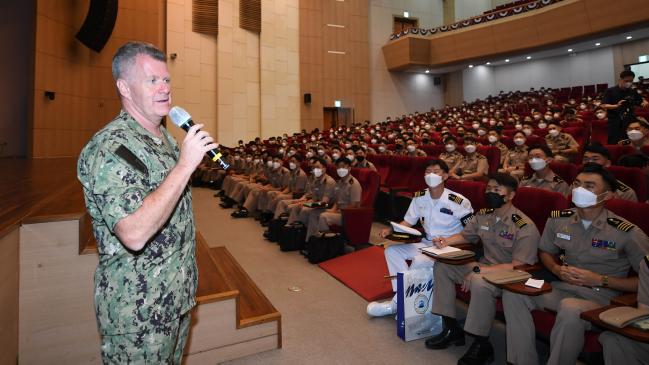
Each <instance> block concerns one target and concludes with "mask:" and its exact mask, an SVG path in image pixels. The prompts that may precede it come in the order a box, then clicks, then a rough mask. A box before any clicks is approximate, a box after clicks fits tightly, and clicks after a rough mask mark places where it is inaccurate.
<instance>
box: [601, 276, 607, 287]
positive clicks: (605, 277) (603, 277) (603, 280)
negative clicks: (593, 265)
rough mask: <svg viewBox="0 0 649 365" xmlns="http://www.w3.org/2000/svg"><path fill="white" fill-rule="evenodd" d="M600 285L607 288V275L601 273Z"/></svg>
mask: <svg viewBox="0 0 649 365" xmlns="http://www.w3.org/2000/svg"><path fill="white" fill-rule="evenodd" d="M602 287H603V288H608V275H602Z"/></svg>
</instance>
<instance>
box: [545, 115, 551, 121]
mask: <svg viewBox="0 0 649 365" xmlns="http://www.w3.org/2000/svg"><path fill="white" fill-rule="evenodd" d="M543 118H545V120H547V121H551V120H552V116H551V115H546V116H545V117H543Z"/></svg>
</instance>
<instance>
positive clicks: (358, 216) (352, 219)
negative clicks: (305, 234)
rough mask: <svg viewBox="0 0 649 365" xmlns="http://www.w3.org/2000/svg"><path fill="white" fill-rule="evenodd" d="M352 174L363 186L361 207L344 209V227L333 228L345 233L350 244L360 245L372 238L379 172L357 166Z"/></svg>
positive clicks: (332, 228) (335, 230)
mask: <svg viewBox="0 0 649 365" xmlns="http://www.w3.org/2000/svg"><path fill="white" fill-rule="evenodd" d="M351 174H352V176H354V177H355V178H356V179H357V180H358V182H359V183H360V184H361V187H362V188H363V194H362V196H361V204H360V207H358V208H345V209H342V216H343V219H342V227H340V226H332V227H331V230H332V231H334V232H342V233H344V235H345V238H346V239H347V244H348V245H350V246H359V245H364V244H367V243H368V242H369V239H370V231H371V230H372V220H373V218H374V208H373V207H374V200H375V199H376V196H377V194H378V191H379V174H378V173H376V171H372V170H370V169H357V168H353V169H352V171H351Z"/></svg>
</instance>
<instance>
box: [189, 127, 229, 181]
mask: <svg viewBox="0 0 649 365" xmlns="http://www.w3.org/2000/svg"><path fill="white" fill-rule="evenodd" d="M193 125H194V121H193V120H191V119H189V120H188V121H186V122H185V123H183V124H182V125H181V126H180V128H182V129H183V130H184V131H185V132H189V128H191V127H192V126H193ZM206 153H207V155H208V156H209V157H210V159H211V160H212V161H216V162H218V163H219V165H221V167H222V168H223V170H227V169H228V168H229V167H230V165H229V164H227V163H225V161H223V160H222V159H221V157H222V156H223V155H222V154H221V152H219V150H218V149H217V148H213V149H211V150H209V151H207V152H206Z"/></svg>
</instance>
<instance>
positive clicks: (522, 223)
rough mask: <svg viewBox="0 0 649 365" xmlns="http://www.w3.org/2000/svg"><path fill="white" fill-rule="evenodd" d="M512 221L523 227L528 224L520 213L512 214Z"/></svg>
mask: <svg viewBox="0 0 649 365" xmlns="http://www.w3.org/2000/svg"><path fill="white" fill-rule="evenodd" d="M512 221H514V223H515V224H516V226H518V228H523V227H525V226H526V225H527V221H526V220H525V219H524V218H523V217H521V216H520V215H518V214H515V213H514V214H512Z"/></svg>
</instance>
